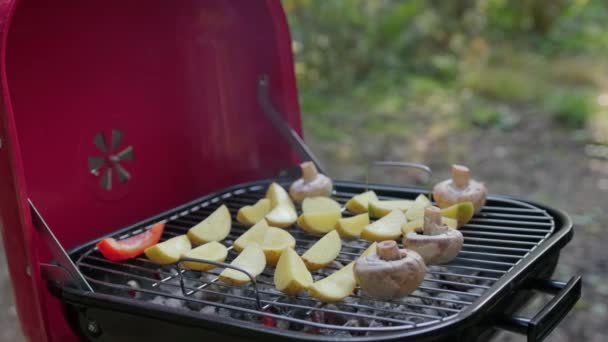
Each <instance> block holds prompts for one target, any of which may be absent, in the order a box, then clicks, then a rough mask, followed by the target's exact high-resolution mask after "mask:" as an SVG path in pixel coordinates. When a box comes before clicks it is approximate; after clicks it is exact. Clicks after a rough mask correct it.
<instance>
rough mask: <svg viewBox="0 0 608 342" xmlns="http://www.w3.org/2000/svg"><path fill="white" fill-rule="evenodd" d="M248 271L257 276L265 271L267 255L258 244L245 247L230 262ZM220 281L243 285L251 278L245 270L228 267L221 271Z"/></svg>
mask: <svg viewBox="0 0 608 342" xmlns="http://www.w3.org/2000/svg"><path fill="white" fill-rule="evenodd" d="M230 264H231V265H233V266H237V267H240V268H241V269H243V270H245V271H247V273H249V274H250V275H251V276H252V277H254V278H255V277H257V276H258V275H260V273H262V272H264V268H265V267H266V257H265V256H264V251H262V248H260V246H258V245H257V244H252V245H249V246H247V247H245V249H243V251H242V252H241V253H240V254H239V255H238V256H237V257H236V258H235V259H234V260H232V262H231V263H230ZM219 278H220V281H221V282H223V283H226V284H230V285H243V284H247V283H248V282H250V281H251V280H250V279H249V277H248V276H247V275H245V274H244V273H243V272H239V271H237V270H233V269H231V268H226V269H224V270H223V271H222V273H220V276H219Z"/></svg>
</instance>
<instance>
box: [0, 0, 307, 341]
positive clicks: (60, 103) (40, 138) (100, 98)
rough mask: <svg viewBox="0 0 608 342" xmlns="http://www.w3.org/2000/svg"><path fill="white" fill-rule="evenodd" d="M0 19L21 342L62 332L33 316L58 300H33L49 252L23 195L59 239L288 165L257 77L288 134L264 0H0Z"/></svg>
mask: <svg viewBox="0 0 608 342" xmlns="http://www.w3.org/2000/svg"><path fill="white" fill-rule="evenodd" d="M0 16H1V18H2V20H0V25H2V27H1V28H2V32H3V35H2V38H0V39H2V44H1V45H0V46H1V48H2V55H1V56H2V59H1V63H2V68H1V69H0V72H1V73H2V95H3V101H2V104H1V106H2V112H1V113H2V117H1V121H0V138H1V139H2V145H3V146H2V150H0V159H1V160H0V165H1V166H0V182H1V183H0V187H2V189H3V191H4V193H3V198H2V202H1V206H0V208H1V209H2V222H3V225H2V226H3V236H4V237H5V239H6V240H5V241H6V254H7V257H8V262H9V267H10V270H11V276H12V280H13V287H14V289H15V295H16V301H17V307H18V312H19V316H20V319H21V321H22V324H23V327H24V330H25V332H26V335H28V336H30V337H31V338H32V339H36V340H45V339H47V337H49V336H51V335H54V336H55V337H54V338H56V339H57V338H58V336H60V337H63V336H64V334H66V332H65V331H63V330H62V329H61V328H57V327H63V326H64V325H65V324H63V325H62V324H58V323H57V322H54V321H53V320H57V319H59V320H61V318H60V315H57V314H56V313H53V314H49V315H47V314H46V313H45V312H43V311H41V308H42V307H46V308H47V309H48V310H49V312H55V311H54V310H55V309H57V306H56V305H55V304H52V303H50V302H48V303H46V304H42V303H43V302H47V299H48V298H47V297H48V296H49V295H48V293H47V292H46V290H45V287H46V286H44V284H43V282H42V279H41V277H40V272H39V264H40V262H48V261H50V259H51V258H50V253H49V251H48V250H47V248H46V247H45V244H44V242H43V241H41V240H42V238H41V237H40V236H39V232H37V231H36V230H34V229H33V225H32V220H31V215H30V211H29V208H28V202H27V200H28V199H31V200H32V202H33V203H34V204H35V205H36V207H37V208H38V209H39V211H40V213H41V214H42V216H43V217H44V218H45V219H46V221H47V223H48V224H49V226H50V227H51V228H52V230H53V231H54V232H55V234H56V235H57V238H58V239H59V241H60V242H61V244H62V245H63V246H64V247H66V248H70V247H73V246H75V245H77V244H79V243H83V242H85V241H88V240H91V239H93V238H94V237H97V236H100V235H102V234H105V233H108V232H111V231H113V230H115V229H117V228H118V227H121V226H125V225H127V224H130V223H133V222H136V221H138V220H140V219H143V218H145V217H148V216H150V215H152V214H154V213H157V212H160V211H163V210H167V209H169V208H172V207H174V206H176V205H178V204H180V203H184V202H187V201H189V200H192V199H194V198H196V197H198V196H200V195H201V194H205V193H208V192H210V191H212V190H215V189H219V188H221V187H224V186H227V185H229V184H235V183H239V182H243V181H247V180H252V179H258V178H260V177H268V176H271V175H273V174H274V173H275V172H276V171H278V170H280V169H284V168H285V167H287V166H289V165H293V164H294V163H295V162H296V161H297V160H296V158H295V155H294V154H293V152H292V150H291V148H290V147H289V146H287V145H286V144H285V143H284V142H283V140H282V138H281V137H280V135H279V134H278V132H277V131H276V130H275V129H274V128H273V127H272V125H271V124H270V123H269V122H268V120H266V119H265V118H264V117H263V113H262V112H261V110H260V107H259V105H258V101H257V98H256V96H257V91H258V80H259V78H260V77H262V76H263V75H266V76H268V78H269V80H270V84H269V89H270V92H269V93H270V101H271V102H272V104H273V105H274V106H275V107H276V108H277V109H278V110H279V111H280V112H282V113H289V115H287V120H288V121H289V122H290V125H291V126H292V127H294V128H295V129H296V131H298V132H299V130H300V118H299V108H298V103H297V93H296V88H295V80H294V73H293V67H292V65H293V60H292V53H291V40H290V37H289V31H288V27H287V23H286V19H285V17H284V13H283V11H282V9H281V7H280V2H278V1H270V0H269V1H223V0H216V1H179V2H171V1H169V2H168V1H162V0H152V1H146V2H145V4H144V3H140V2H123V1H110V2H108V1H98V0H92V1H85V2H83V1H78V0H59V1H53V2H52V3H50V2H48V1H43V0H22V1H16V0H12V1H10V0H9V1H4V2H2V3H1V4H0ZM84 222H86V225H84ZM48 316H51V317H52V318H49V317H48ZM58 317H59V318H58ZM43 321H44V322H47V324H48V327H53V328H52V329H51V328H49V329H47V330H45V326H46V325H45V324H43ZM63 340H65V339H63Z"/></svg>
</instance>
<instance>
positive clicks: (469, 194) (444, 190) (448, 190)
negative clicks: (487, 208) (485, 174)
mask: <svg viewBox="0 0 608 342" xmlns="http://www.w3.org/2000/svg"><path fill="white" fill-rule="evenodd" d="M487 193H488V190H487V188H486V186H485V184H484V183H481V182H478V181H476V180H474V179H471V172H470V171H469V168H468V167H466V166H462V165H452V179H446V180H444V181H442V182H440V183H438V184H437V185H435V187H434V188H433V198H434V199H435V202H437V205H438V206H439V208H447V207H449V206H451V205H452V204H456V203H461V202H472V203H473V206H474V207H475V213H479V212H480V211H481V208H482V207H483V205H484V204H485V203H486V196H487Z"/></svg>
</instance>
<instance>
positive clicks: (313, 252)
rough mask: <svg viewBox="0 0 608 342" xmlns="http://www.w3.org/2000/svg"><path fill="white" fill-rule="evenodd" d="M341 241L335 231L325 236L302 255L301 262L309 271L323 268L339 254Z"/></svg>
mask: <svg viewBox="0 0 608 342" xmlns="http://www.w3.org/2000/svg"><path fill="white" fill-rule="evenodd" d="M341 249H342V240H340V235H338V232H337V231H335V230H332V231H331V232H329V233H327V234H325V236H323V237H322V238H321V239H320V240H319V241H317V242H316V243H315V244H314V245H312V246H311V247H310V248H309V249H308V250H307V251H306V252H305V253H304V254H303V255H302V260H304V263H305V264H306V267H307V268H308V269H309V270H311V271H316V270H318V269H320V268H323V267H325V266H327V265H329V263H331V262H332V261H334V259H336V257H337V256H338V254H340V250H341Z"/></svg>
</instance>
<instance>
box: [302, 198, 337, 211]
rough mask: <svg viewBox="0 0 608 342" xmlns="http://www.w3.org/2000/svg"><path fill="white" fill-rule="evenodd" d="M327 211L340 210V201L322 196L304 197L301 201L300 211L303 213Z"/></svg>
mask: <svg viewBox="0 0 608 342" xmlns="http://www.w3.org/2000/svg"><path fill="white" fill-rule="evenodd" d="M327 211H332V212H335V211H337V212H340V211H341V209H340V203H338V202H336V201H334V200H333V199H331V198H329V197H322V196H315V197H306V198H305V199H304V201H303V202H302V212H304V213H307V214H308V213H324V212H327Z"/></svg>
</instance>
